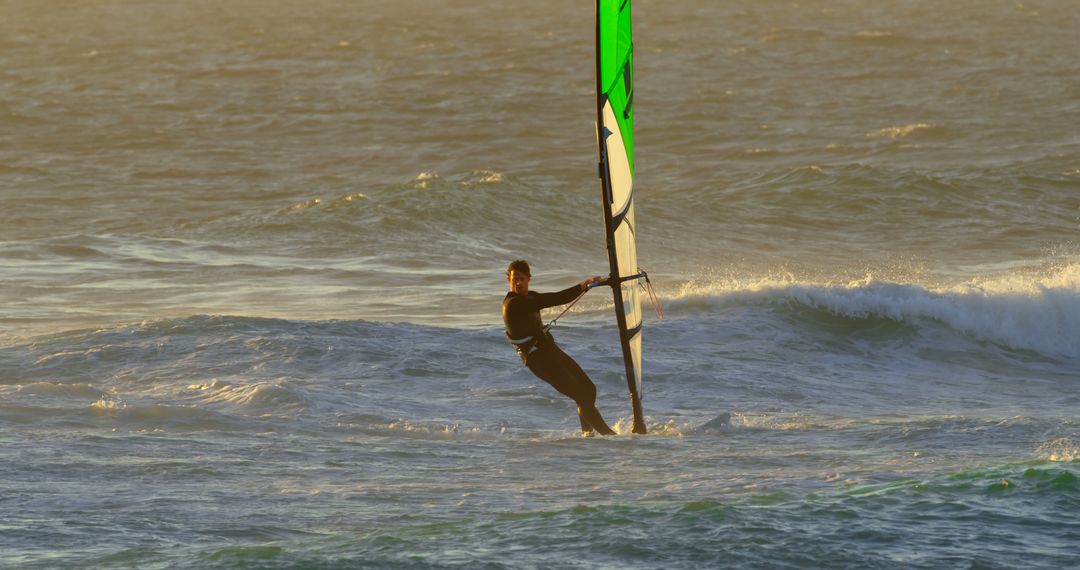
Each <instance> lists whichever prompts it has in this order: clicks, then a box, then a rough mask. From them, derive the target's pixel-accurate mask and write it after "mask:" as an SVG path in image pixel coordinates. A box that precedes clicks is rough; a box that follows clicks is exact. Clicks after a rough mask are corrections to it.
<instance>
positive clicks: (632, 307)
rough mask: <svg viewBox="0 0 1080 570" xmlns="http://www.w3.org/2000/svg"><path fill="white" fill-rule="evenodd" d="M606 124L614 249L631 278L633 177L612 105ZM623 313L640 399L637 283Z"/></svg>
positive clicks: (627, 289)
mask: <svg viewBox="0 0 1080 570" xmlns="http://www.w3.org/2000/svg"><path fill="white" fill-rule="evenodd" d="M603 118H604V124H603V125H601V132H602V133H603V136H604V146H605V153H606V157H607V169H608V181H609V188H610V192H611V194H610V197H609V199H610V202H611V218H612V223H613V224H615V233H614V238H615V239H614V247H615V259H616V263H617V265H618V267H617V275H618V276H619V277H630V276H632V275H637V274H638V273H639V269H638V263H637V242H636V239H635V235H634V175H633V173H632V172H631V170H630V161H629V160H628V159H627V153H626V146H625V143H624V140H623V137H622V133H620V132H619V123H618V121H616V120H615V114H614V112H613V111H612V108H611V102H610V101H608V102H606V103H605V105H604V113H603ZM621 292H622V301H623V307H622V309H623V312H624V314H625V317H626V331H627V332H626V334H627V335H629V339H628V340H629V344H630V353H631V360H632V362H633V368H634V385H635V387H636V388H637V394H638V397H639V398H640V397H641V396H642V395H643V394H642V383H641V378H642V375H641V313H642V311H641V294H640V286H639V284H638V280H637V279H633V280H630V281H626V282H624V283H622V285H621Z"/></svg>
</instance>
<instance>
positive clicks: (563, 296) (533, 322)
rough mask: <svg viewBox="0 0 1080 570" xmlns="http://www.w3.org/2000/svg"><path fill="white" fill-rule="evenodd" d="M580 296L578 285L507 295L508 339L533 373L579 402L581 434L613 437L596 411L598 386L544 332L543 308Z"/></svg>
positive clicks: (505, 316) (506, 321)
mask: <svg viewBox="0 0 1080 570" xmlns="http://www.w3.org/2000/svg"><path fill="white" fill-rule="evenodd" d="M580 294H581V287H580V286H578V285H574V286H573V287H569V288H567V289H563V290H562V291H559V292H557V293H537V292H535V291H529V292H528V293H527V294H525V295H517V294H515V293H514V292H513V291H511V292H509V293H507V294H506V297H505V298H504V299H503V304H502V315H503V322H504V323H505V324H506V336H507V338H509V339H510V342H511V343H513V345H514V348H516V349H517V351H518V354H519V355H520V356H521V361H522V362H524V363H525V366H527V367H528V368H529V370H530V371H532V373H533V374H535V375H536V376H537V377H538V378H540V379H541V380H543V381H544V382H547V383H548V384H551V385H552V386H554V387H555V389H556V390H558V391H559V392H561V393H563V394H565V395H567V396H569V397H570V398H571V399H573V400H574V402H576V403H577V405H578V418H579V419H580V420H581V431H583V432H586V433H588V432H591V431H593V430H596V431H598V432H600V433H602V434H605V435H607V434H613V433H615V432H614V431H612V429H611V428H610V427H608V425H607V424H606V423H604V418H603V417H602V416H601V415H600V411H599V410H597V409H596V385H595V384H593V382H592V380H590V379H589V376H588V375H587V374H585V371H584V370H582V369H581V366H578V363H577V362H575V361H574V359H573V358H570V356H569V355H568V354H566V353H565V352H563V351H562V349H561V348H559V346H558V345H556V344H555V339H554V338H552V336H551V333H549V332H547V331H545V330H544V322H543V320H541V319H540V309H546V308H548V307H555V306H557V305H565V304H566V303H569V302H571V301H573V300H574V299H575V298H577V296H578V295H580Z"/></svg>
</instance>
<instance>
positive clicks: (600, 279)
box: [580, 275, 607, 291]
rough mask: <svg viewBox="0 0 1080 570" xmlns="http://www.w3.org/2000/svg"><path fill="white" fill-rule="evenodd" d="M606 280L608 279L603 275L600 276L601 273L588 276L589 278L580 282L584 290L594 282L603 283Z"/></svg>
mask: <svg viewBox="0 0 1080 570" xmlns="http://www.w3.org/2000/svg"><path fill="white" fill-rule="evenodd" d="M604 281H607V279H604V278H603V277H600V276H599V275H597V276H595V277H590V278H588V279H586V280H584V281H582V282H581V283H580V286H581V290H582V291H585V290H588V288H589V285H592V284H593V283H602V282H604Z"/></svg>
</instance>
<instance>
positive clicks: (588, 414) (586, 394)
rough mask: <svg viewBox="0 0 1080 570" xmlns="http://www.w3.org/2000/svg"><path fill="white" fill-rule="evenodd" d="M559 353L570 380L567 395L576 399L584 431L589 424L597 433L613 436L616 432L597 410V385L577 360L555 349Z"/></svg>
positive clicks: (565, 372)
mask: <svg viewBox="0 0 1080 570" xmlns="http://www.w3.org/2000/svg"><path fill="white" fill-rule="evenodd" d="M555 349H556V350H557V351H558V359H559V361H561V363H562V368H563V370H564V374H565V376H566V378H567V379H568V380H569V383H568V384H569V385H568V390H567V393H566V394H567V395H568V396H570V397H571V398H573V399H574V401H575V402H577V405H578V418H579V419H580V420H581V421H582V426H583V428H582V430H581V431H587V430H585V429H584V424H585V423H588V424H589V425H590V426H591V427H592V428H593V429H595V430H596V431H597V432H599V433H602V434H604V435H613V434H614V433H615V430H613V429H611V428H610V427H608V425H607V422H605V421H604V417H603V416H601V415H600V410H598V409H596V384H593V381H592V380H591V379H590V378H589V375H588V374H586V373H585V371H584V370H582V369H581V366H580V365H579V364H578V363H577V361H576V360H574V359H573V358H571V357H570V355H569V354H566V353H565V352H563V351H562V350H561V349H559V348H558V347H555Z"/></svg>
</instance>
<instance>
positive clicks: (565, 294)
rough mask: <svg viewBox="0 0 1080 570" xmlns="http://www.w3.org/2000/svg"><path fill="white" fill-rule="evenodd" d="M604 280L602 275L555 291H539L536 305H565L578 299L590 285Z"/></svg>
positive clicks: (537, 307)
mask: <svg viewBox="0 0 1080 570" xmlns="http://www.w3.org/2000/svg"><path fill="white" fill-rule="evenodd" d="M603 280H604V278H603V277H600V276H597V277H590V278H588V279H586V280H584V281H582V282H581V283H578V284H577V285H572V286H570V287H567V288H566V289H563V290H562V291H556V292H555V293H537V295H536V299H535V300H534V303H535V307H536V309H537V310H539V309H546V308H548V307H555V306H558V305H565V304H567V303H569V302H570V301H573V300H574V299H577V298H578V295H581V294H582V293H584V292H585V291H588V289H589V285H591V284H593V283H599V282H601V281H603Z"/></svg>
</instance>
